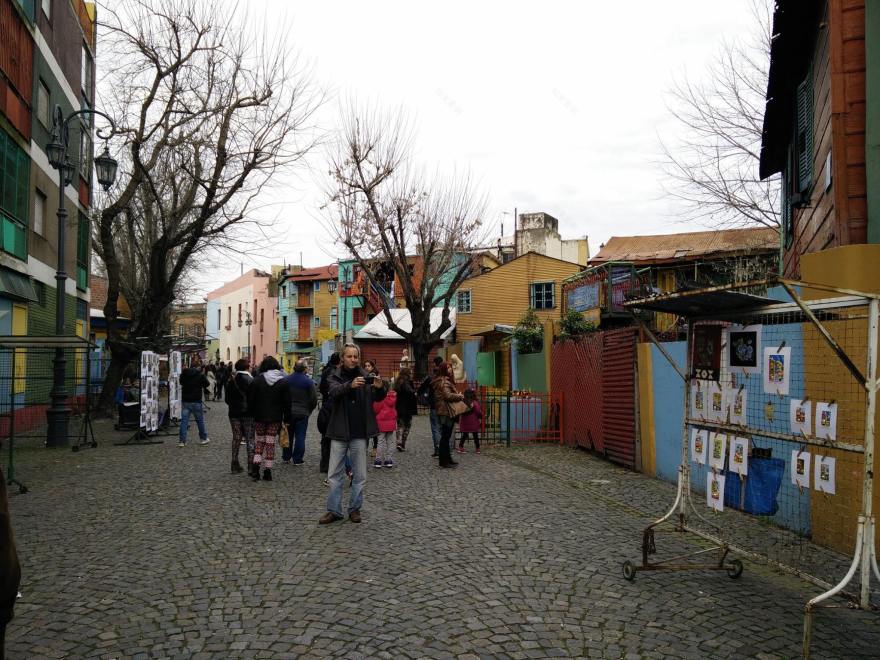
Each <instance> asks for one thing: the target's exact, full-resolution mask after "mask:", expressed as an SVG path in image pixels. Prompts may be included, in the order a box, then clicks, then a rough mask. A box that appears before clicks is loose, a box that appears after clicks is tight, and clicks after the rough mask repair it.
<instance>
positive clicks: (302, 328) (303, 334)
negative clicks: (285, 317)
mask: <svg viewBox="0 0 880 660" xmlns="http://www.w3.org/2000/svg"><path fill="white" fill-rule="evenodd" d="M297 319H298V321H297V322H298V324H299V329H298V330H299V332H298V333H297V339H299V340H300V341H304V340H306V339H310V338H311V336H312V315H311V314H299V315H298V316H297Z"/></svg>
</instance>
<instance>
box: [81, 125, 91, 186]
mask: <svg viewBox="0 0 880 660" xmlns="http://www.w3.org/2000/svg"><path fill="white" fill-rule="evenodd" d="M91 131H92V129H91V127H89V126H88V125H86V124H81V129H80V134H79V174H80V176H81V177H82V178H83V179H85V180H86V181H89V182H90V181H91V179H92V134H91Z"/></svg>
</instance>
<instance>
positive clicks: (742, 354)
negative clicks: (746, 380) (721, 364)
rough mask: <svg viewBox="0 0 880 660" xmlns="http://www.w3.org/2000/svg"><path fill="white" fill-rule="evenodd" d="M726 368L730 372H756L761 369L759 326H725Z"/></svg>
mask: <svg viewBox="0 0 880 660" xmlns="http://www.w3.org/2000/svg"><path fill="white" fill-rule="evenodd" d="M726 353H727V361H726V363H727V369H728V371H729V372H730V373H732V374H733V373H739V374H756V373H758V372H759V371H760V370H761V364H760V359H761V326H760V325H732V326H730V327H729V328H727V350H726Z"/></svg>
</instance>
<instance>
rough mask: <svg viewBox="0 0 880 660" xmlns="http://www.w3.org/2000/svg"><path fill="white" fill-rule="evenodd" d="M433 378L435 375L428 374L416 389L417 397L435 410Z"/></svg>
mask: <svg viewBox="0 0 880 660" xmlns="http://www.w3.org/2000/svg"><path fill="white" fill-rule="evenodd" d="M433 378H434V377H433V376H426V377H425V380H423V381H422V383H421V384H420V385H419V389H417V390H416V398H417V399H418V400H419V401H422V402H423V403H426V404H427V405H428V407H429V408H430V409H431V410H434V388H433V387H432V386H431V381H432V380H433Z"/></svg>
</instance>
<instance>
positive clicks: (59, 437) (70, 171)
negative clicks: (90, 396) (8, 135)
mask: <svg viewBox="0 0 880 660" xmlns="http://www.w3.org/2000/svg"><path fill="white" fill-rule="evenodd" d="M86 115H100V116H101V117H104V119H106V120H107V121H108V122H110V126H111V129H112V130H115V128H116V127H115V125H114V124H113V120H112V119H110V117H108V116H107V115H105V114H104V113H103V112H101V111H99V110H92V109H90V108H84V109H82V110H77V111H75V112H72V113H70V114H69V115H68V116H67V117H66V118H65V117H64V112H63V111H62V110H61V107H60V106H58V105H56V106H55V110H54V112H53V114H52V141H51V142H50V143H49V144H47V145H46V157H47V158H48V159H49V163H50V164H51V165H52V167H53V168H55V169H56V170H58V211H57V216H58V269H57V270H56V271H55V283H56V293H55V334H56V335H57V336H59V337H60V336H62V335H63V334H64V295H65V292H64V289H65V283H66V281H67V273H66V272H65V271H64V230H65V224H66V222H67V209H66V208H65V205H64V189H65V188H66V187H67V186H68V185H70V183H71V182H72V181H73V178H74V176H75V175H76V168H75V167H74V166H73V165H72V164H71V163H70V160H69V159H68V157H67V145H68V141H69V136H68V125H69V123H70V121H71V120H72V119H74V118H75V117H80V116H86ZM98 137H99V138H102V139H104V140H106V139H107V138H108V137H109V135H107V136H104V135H102V134H101V132H100V131H98ZM117 167H118V163H117V162H116V161H115V160H114V159H113V157H112V156H110V152H109V151H108V149H107V146H106V144H105V146H104V152H103V153H102V154H101V155H100V156H97V157H96V158H95V170H96V171H97V174H98V183H100V184H101V186H102V187H103V188H104V190H108V189H109V188H110V186H112V185H113V182H114V181H115V180H116V169H117ZM66 367H67V364H66V360H65V359H64V349H63V348H60V347H58V348H56V349H55V360H54V363H53V369H52V374H53V375H52V392H51V395H50V396H51V399H52V405H51V407H50V408H49V410H48V411H46V422H47V424H48V429H47V432H46V446H47V447H66V446H67V445H68V443H69V438H68V434H67V430H68V422H69V421H70V408H68V406H67V389H66V388H65V386H64V376H65V371H66Z"/></svg>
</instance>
